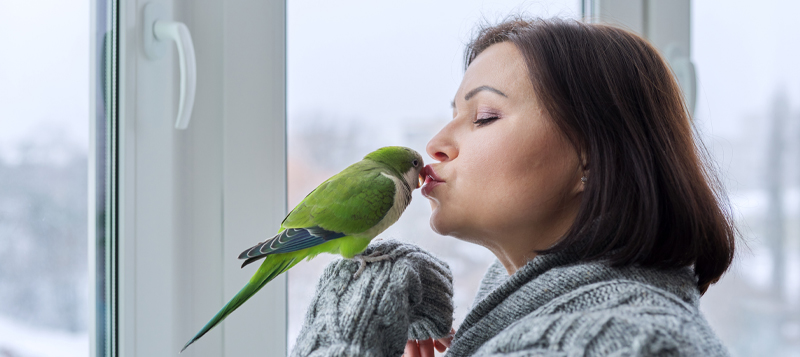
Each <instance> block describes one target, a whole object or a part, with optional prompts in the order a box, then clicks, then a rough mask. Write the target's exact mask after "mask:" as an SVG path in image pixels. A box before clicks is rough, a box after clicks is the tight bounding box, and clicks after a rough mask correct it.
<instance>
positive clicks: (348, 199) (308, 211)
mask: <svg viewBox="0 0 800 357" xmlns="http://www.w3.org/2000/svg"><path fill="white" fill-rule="evenodd" d="M385 171H386V169H384V168H382V167H380V166H379V167H374V166H371V165H368V164H365V163H364V162H363V161H362V162H359V163H356V164H354V165H352V166H350V167H348V168H347V169H345V170H344V171H342V172H340V173H339V174H337V175H335V176H333V177H331V178H330V179H328V180H327V181H325V182H323V183H322V184H321V185H319V187H317V188H316V189H315V190H314V191H313V192H311V193H310V194H309V195H308V196H306V198H305V199H303V201H301V202H300V203H299V204H298V205H297V207H295V208H294V209H293V210H292V212H290V213H289V215H287V216H286V218H285V219H284V220H283V222H282V223H281V228H284V229H285V228H307V227H312V226H319V227H321V228H323V229H326V230H329V231H334V232H341V233H345V234H347V235H353V234H358V233H363V232H365V231H366V230H368V229H370V228H372V227H373V226H375V225H376V224H378V222H380V221H381V219H383V217H384V216H385V215H386V213H388V212H389V209H391V208H392V204H394V194H395V184H394V181H392V179H390V178H388V177H386V176H384V174H383V172H385Z"/></svg>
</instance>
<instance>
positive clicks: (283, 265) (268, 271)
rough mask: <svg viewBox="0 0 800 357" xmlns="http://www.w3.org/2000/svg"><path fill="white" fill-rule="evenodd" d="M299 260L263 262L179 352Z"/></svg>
mask: <svg viewBox="0 0 800 357" xmlns="http://www.w3.org/2000/svg"><path fill="white" fill-rule="evenodd" d="M299 261H300V259H298V258H289V259H275V260H273V261H267V262H264V264H263V265H262V266H261V268H259V272H257V273H256V276H254V277H253V279H250V281H249V282H248V283H247V285H245V286H244V287H243V288H242V290H239V292H238V293H236V295H235V296H234V297H233V298H232V299H231V301H228V303H227V304H225V306H223V307H222V309H221V310H219V312H217V314H216V315H214V317H213V318H212V319H211V320H210V321H208V323H207V324H206V325H205V326H203V328H202V329H200V332H198V333H197V334H196V335H195V336H194V337H192V339H191V340H190V341H189V342H188V343H186V345H185V346H183V349H181V352H183V351H184V350H185V349H186V348H187V347H189V345H191V344H192V343H194V341H197V340H198V339H199V338H200V337H203V335H205V334H206V333H207V332H208V331H210V330H211V329H212V328H214V326H217V324H219V323H220V322H222V320H224V319H225V318H226V317H228V315H230V314H231V313H232V312H233V311H234V310H236V309H237V308H239V306H242V304H244V302H245V301H247V300H248V299H250V297H251V296H253V295H254V294H255V293H256V292H258V291H259V290H261V288H263V287H264V285H267V283H269V282H270V281H272V279H275V278H276V277H277V276H278V275H280V274H281V273H283V272H285V271H287V270H289V268H291V267H293V266H294V265H295V264H297V263H298V262H299ZM262 269H263V270H264V271H263V274H259V273H262V272H261V270H262ZM256 277H258V279H256Z"/></svg>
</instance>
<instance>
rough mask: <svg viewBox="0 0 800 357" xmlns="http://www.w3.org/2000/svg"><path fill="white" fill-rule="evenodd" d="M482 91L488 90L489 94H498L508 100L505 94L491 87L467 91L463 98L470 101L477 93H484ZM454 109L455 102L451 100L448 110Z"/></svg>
mask: <svg viewBox="0 0 800 357" xmlns="http://www.w3.org/2000/svg"><path fill="white" fill-rule="evenodd" d="M484 90H488V91H490V92H493V93H496V94H499V95H502V96H504V97H506V98H508V96H507V95H506V94H505V93H503V92H501V91H500V90H498V89H496V88H492V87H489V86H480V87H478V88H475V89H473V90H471V91H469V93H467V95H465V96H464V100H470V98H472V97H474V96H475V95H476V94H478V92H480V91H484ZM455 107H456V101H455V100H453V101H452V102H450V108H453V109H455Z"/></svg>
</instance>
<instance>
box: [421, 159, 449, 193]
mask: <svg viewBox="0 0 800 357" xmlns="http://www.w3.org/2000/svg"><path fill="white" fill-rule="evenodd" d="M420 175H422V176H424V177H425V185H424V186H422V190H421V191H422V195H423V196H425V197H428V196H430V194H431V191H433V189H434V187H436V186H439V185H440V184H442V183H444V180H442V178H440V177H439V175H437V174H436V172H435V171H433V168H432V167H431V165H426V166H425V167H424V168H423V169H422V172H421V173H420Z"/></svg>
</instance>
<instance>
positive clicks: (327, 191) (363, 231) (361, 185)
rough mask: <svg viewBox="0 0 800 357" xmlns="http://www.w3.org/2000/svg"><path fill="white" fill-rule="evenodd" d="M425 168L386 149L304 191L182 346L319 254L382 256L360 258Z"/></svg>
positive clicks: (246, 255) (404, 151)
mask: <svg viewBox="0 0 800 357" xmlns="http://www.w3.org/2000/svg"><path fill="white" fill-rule="evenodd" d="M423 167H424V164H423V161H422V157H421V156H420V155H419V153H417V152H416V151H414V150H411V149H409V148H405V147H402V146H389V147H384V148H380V149H378V150H375V151H373V152H371V153H369V154H367V156H365V157H364V159H363V160H361V161H359V162H357V163H355V164H353V165H350V166H349V167H347V168H346V169H344V170H342V171H341V172H339V173H338V174H336V175H334V176H333V177H331V178H329V179H328V180H326V181H325V182H323V183H322V184H320V185H319V186H317V188H315V189H314V190H313V191H311V193H309V194H308V195H307V196H306V197H305V198H304V199H303V200H302V201H301V202H300V203H299V204H298V205H297V206H296V207H295V208H294V209H292V211H291V212H289V214H288V215H287V216H286V218H284V219H283V222H281V227H280V230H279V231H278V234H276V235H275V236H273V237H271V238H269V239H267V240H265V241H263V242H260V243H258V244H256V245H254V246H253V247H251V248H249V249H247V250H245V251H244V252H242V254H240V255H239V259H245V261H244V263H243V264H242V268H244V267H245V266H246V265H248V264H250V263H253V262H255V261H257V260H259V259H264V262H263V263H261V266H260V267H259V268H258V270H257V271H256V273H255V274H254V275H253V277H252V278H250V281H249V282H248V283H247V284H246V285H245V286H244V288H242V290H240V291H239V292H238V293H237V294H236V295H235V296H234V297H233V298H232V299H231V301H229V302H228V303H227V304H225V306H224V307H222V309H221V310H220V311H219V312H217V314H216V315H214V317H213V318H212V319H211V321H209V322H208V323H207V324H206V325H205V326H203V328H202V329H200V332H198V333H197V334H196V335H195V336H194V337H193V338H192V339H191V340H190V341H189V342H188V343H186V346H184V347H183V349H182V350H181V352H183V351H184V350H185V349H186V348H187V347H189V345H191V344H192V343H194V341H197V339H199V338H200V337H202V336H203V335H205V334H206V332H208V331H209V330H211V329H212V328H214V326H216V325H217V324H219V323H220V322H222V320H224V319H225V318H226V317H227V316H228V315H230V313H231V312H233V311H234V310H236V309H237V308H238V307H239V306H241V305H242V304H244V302H245V301H247V299H249V298H250V297H251V296H253V295H254V294H255V293H256V292H258V290H260V289H261V288H262V287H264V285H266V284H267V283H269V282H270V281H271V280H272V279H275V277H277V276H278V275H280V274H281V273H283V272H285V271H287V270H289V269H290V268H292V267H293V266H294V265H295V264H297V263H299V262H300V261H301V260H303V259H311V258H313V257H315V256H317V255H318V254H320V253H331V254H341V255H342V256H343V257H345V258H348V259H357V260H359V261H360V263H361V266H360V268H359V270H358V271H357V272H356V274H355V275H354V276H353V277H354V278H358V275H359V274H360V273H361V271H362V270H363V268H364V265H365V264H366V262H374V261H379V260H382V259H384V258H385V257H383V256H375V255H371V256H368V257H362V256H359V255H358V254H359V253H361V252H363V251H364V249H366V247H367V245H368V244H369V242H370V241H371V240H372V239H373V238H375V236H377V235H378V234H380V233H381V232H383V231H384V230H386V228H389V226H391V225H392V224H394V223H395V222H397V220H398V219H399V218H400V215H401V214H402V213H403V211H404V210H405V209H406V207H408V204H409V203H410V202H411V192H412V191H413V190H414V189H416V188H419V187H420V186H421V185H422V183H423V182H424V181H423V180H424V177H423V176H422V175H420V173H421V171H422V170H423Z"/></svg>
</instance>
